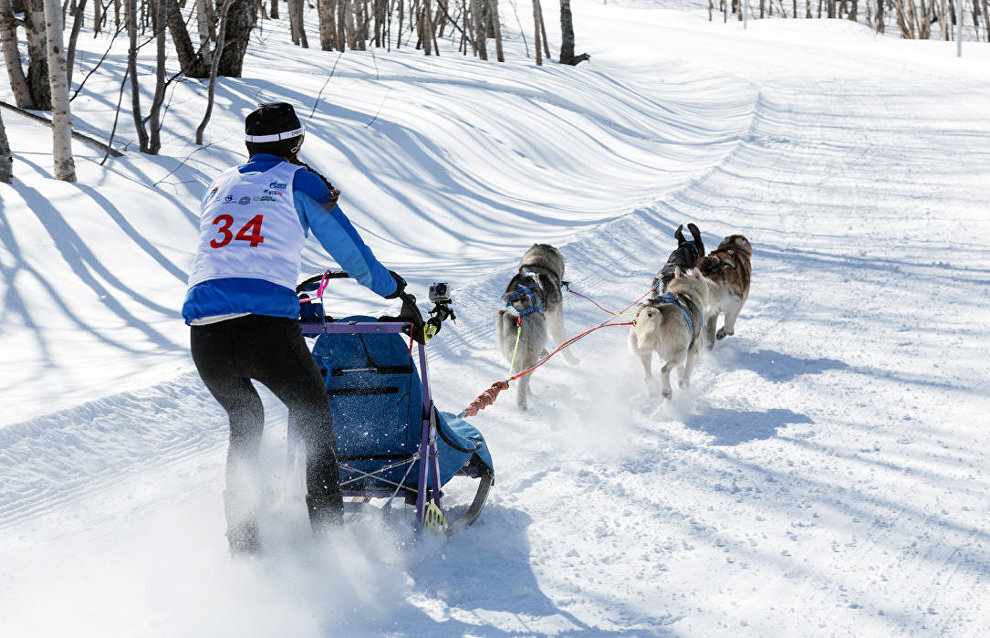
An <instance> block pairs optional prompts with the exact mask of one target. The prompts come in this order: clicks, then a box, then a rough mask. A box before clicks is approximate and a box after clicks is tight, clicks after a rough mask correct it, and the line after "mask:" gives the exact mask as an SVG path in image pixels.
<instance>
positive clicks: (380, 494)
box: [290, 271, 495, 533]
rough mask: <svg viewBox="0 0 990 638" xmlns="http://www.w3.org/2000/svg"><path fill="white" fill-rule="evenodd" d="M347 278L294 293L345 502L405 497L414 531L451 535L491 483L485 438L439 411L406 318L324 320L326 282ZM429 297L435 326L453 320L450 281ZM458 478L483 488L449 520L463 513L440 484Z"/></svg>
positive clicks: (421, 349)
mask: <svg viewBox="0 0 990 638" xmlns="http://www.w3.org/2000/svg"><path fill="white" fill-rule="evenodd" d="M347 277H348V275H347V273H344V272H331V271H327V272H325V273H322V274H321V275H316V276H315V277H311V278H309V279H307V280H305V281H303V282H302V283H301V284H299V286H297V288H296V292H297V293H299V296H300V300H301V304H300V309H301V313H300V328H301V330H302V333H303V335H304V336H306V337H307V338H314V339H315V342H314V343H313V345H312V348H311V350H312V354H313V358H314V359H315V360H316V364H317V366H319V368H320V373H321V374H322V375H323V378H324V384H325V385H326V388H327V395H328V397H329V400H330V412H331V414H332V416H333V425H334V432H335V434H336V437H337V454H338V459H339V461H340V481H341V488H342V490H343V493H344V497H345V499H346V498H348V497H351V498H352V499H353V500H354V501H358V502H361V501H367V500H370V499H372V498H386V499H388V500H387V501H386V504H385V507H386V508H389V507H390V506H391V502H392V499H393V498H403V499H404V502H405V503H406V504H410V505H411V504H415V508H416V531H417V532H418V531H421V530H422V529H423V528H424V527H428V528H431V529H434V530H444V531H446V532H448V533H450V532H452V531H454V530H455V529H457V528H460V527H465V526H467V525H470V524H471V523H473V522H474V521H475V519H477V518H478V515H479V514H480V513H481V510H482V508H483V507H484V505H485V501H486V499H487V498H488V491H489V489H490V488H491V486H492V484H493V482H494V478H495V471H494V465H493V464H492V458H491V455H490V453H489V451H488V447H487V445H486V444H485V439H484V437H483V436H482V435H481V433H480V432H479V431H478V430H477V429H475V428H474V427H473V426H471V425H469V424H468V423H467V422H466V421H465V420H464V419H461V418H458V417H457V416H455V415H454V414H451V413H448V412H440V411H439V410H438V409H437V408H436V406H435V405H434V403H433V395H432V393H431V391H430V384H429V380H428V376H427V368H426V346H425V345H424V344H422V343H417V342H415V341H413V340H412V339H411V338H409V340H408V342H407V340H406V338H405V337H404V336H403V335H407V336H408V335H409V334H410V331H411V329H412V323H411V322H409V321H405V320H404V318H403V317H402V316H401V315H400V316H399V317H379V318H373V317H366V316H351V317H344V318H333V317H329V316H326V315H325V314H324V311H323V304H322V301H321V300H322V295H323V290H324V288H325V287H326V285H327V283H329V281H330V280H332V279H342V278H347ZM430 293H431V294H430V300H431V301H433V302H434V303H435V304H436V305H435V306H434V308H433V310H431V311H430V315H431V317H430V324H432V326H433V327H434V328H436V330H439V327H440V325H441V323H442V321H443V320H444V319H446V318H448V317H453V312H452V311H451V309H450V305H449V304H450V298H449V296H448V294H447V289H446V284H435V285H434V286H433V287H431V289H430ZM417 350H418V352H416V351H417ZM414 352H415V353H416V354H417V358H418V365H417V362H416V361H414ZM290 428H291V424H290ZM290 440H291V430H290ZM455 479H456V480H458V481H459V482H460V481H468V480H476V481H477V489H476V490H475V494H474V498H473V500H472V502H471V503H470V505H468V506H467V508H466V510H463V512H462V513H460V514H459V516H457V517H456V518H448V513H452V512H454V511H460V510H462V509H463V508H451V509H449V510H448V509H447V503H446V500H443V499H442V497H443V495H444V494H443V490H442V488H443V487H444V486H445V485H447V484H448V482H449V481H451V480H455ZM458 487H459V488H460V486H458Z"/></svg>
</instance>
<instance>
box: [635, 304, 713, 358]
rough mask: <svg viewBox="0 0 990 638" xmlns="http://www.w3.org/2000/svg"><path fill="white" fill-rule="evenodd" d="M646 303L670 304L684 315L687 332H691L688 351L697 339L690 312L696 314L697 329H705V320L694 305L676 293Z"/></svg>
mask: <svg viewBox="0 0 990 638" xmlns="http://www.w3.org/2000/svg"><path fill="white" fill-rule="evenodd" d="M647 303H648V304H653V305H657V304H660V305H663V304H670V305H672V306H676V307H677V309H678V310H680V311H681V314H682V315H684V321H686V322H687V325H688V330H690V331H691V343H690V344H689V345H688V349H689V350H690V349H691V346H693V345H694V341H695V339H696V337H697V332H696V331H695V329H694V321H692V320H691V312H693V313H695V314H697V315H698V319H699V320H700V321H701V326H700V327H699V329H704V327H705V318H704V317H703V316H702V315H701V313H700V312H698V308H697V306H695V305H694V302H692V301H691V300H690V299H688V298H686V297H681V296H680V295H678V294H677V293H676V292H665V293H663V294H662V295H660V296H658V297H653V298H651V299H650V300H649V301H648V302H647Z"/></svg>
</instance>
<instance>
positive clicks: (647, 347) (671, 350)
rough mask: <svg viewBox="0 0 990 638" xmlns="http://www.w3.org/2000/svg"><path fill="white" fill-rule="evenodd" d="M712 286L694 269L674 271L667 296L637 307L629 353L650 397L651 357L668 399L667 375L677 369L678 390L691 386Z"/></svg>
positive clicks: (651, 390)
mask: <svg viewBox="0 0 990 638" xmlns="http://www.w3.org/2000/svg"><path fill="white" fill-rule="evenodd" d="M710 286H711V282H709V281H707V280H706V279H705V277H704V276H703V275H702V274H701V273H700V272H698V270H697V269H696V268H691V269H689V270H687V271H681V270H677V271H675V272H674V275H673V278H672V279H671V280H670V283H669V284H668V285H667V292H665V293H663V294H661V295H658V296H655V297H652V298H650V299H648V300H647V301H645V302H643V303H641V304H639V308H638V309H637V311H636V318H635V319H634V320H633V326H632V330H631V331H630V333H629V349H630V350H631V351H632V352H633V354H635V355H636V356H638V357H639V360H640V361H641V362H642V363H643V370H644V372H645V380H646V386H647V388H648V389H649V390H650V393H651V394H652V393H653V384H652V380H653V372H652V370H651V367H652V362H653V353H654V352H656V353H657V356H658V357H659V359H660V361H662V362H663V367H661V368H660V377H661V388H662V390H663V396H664V397H666V398H668V399H669V398H670V397H671V396H673V391H672V390H671V387H670V373H671V371H672V370H674V369H675V368H679V369H680V372H679V374H680V380H679V384H680V387H682V388H686V387H688V384H689V383H690V382H691V372H692V370H693V369H694V364H695V361H696V360H697V358H698V352H699V351H700V350H701V344H702V342H703V341H704V335H703V334H702V320H703V317H704V316H705V313H706V312H707V311H708V304H709V288H710Z"/></svg>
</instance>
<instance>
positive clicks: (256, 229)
mask: <svg viewBox="0 0 990 638" xmlns="http://www.w3.org/2000/svg"><path fill="white" fill-rule="evenodd" d="M264 219H265V216H264V215H255V216H254V217H252V218H251V221H249V222H248V223H246V224H244V225H243V226H241V229H240V230H239V231H237V234H236V235H235V234H234V233H232V232H230V228H231V226H233V225H234V218H233V217H231V216H230V215H217V218H216V219H214V220H213V225H214V226H216V227H217V232H218V233H220V237H219V238H217V239H211V240H210V246H212V247H213V248H222V247H224V246H226V245H227V244H229V243H230V242H231V241H232V240H234V239H237V240H239V241H246V242H251V247H252V248H254V247H256V246H257V245H258V244H263V243H264V242H265V236H264V235H262V234H261V222H262V221H264Z"/></svg>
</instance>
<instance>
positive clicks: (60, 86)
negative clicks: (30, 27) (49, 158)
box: [44, 0, 76, 182]
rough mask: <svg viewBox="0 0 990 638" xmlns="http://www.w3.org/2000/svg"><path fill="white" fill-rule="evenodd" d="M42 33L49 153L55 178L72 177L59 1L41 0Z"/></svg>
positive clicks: (73, 166) (65, 69) (66, 82)
mask: <svg viewBox="0 0 990 638" xmlns="http://www.w3.org/2000/svg"><path fill="white" fill-rule="evenodd" d="M44 13H45V34H46V36H47V40H48V78H49V83H50V85H51V96H52V137H53V140H52V146H53V149H52V154H53V156H54V160H55V179H58V180H61V181H63V182H74V181H76V164H75V162H74V161H73V160H72V114H71V113H70V112H69V82H68V69H67V68H66V62H65V49H64V48H63V44H62V42H63V41H62V5H61V3H59V1H58V0H45V3H44Z"/></svg>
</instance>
